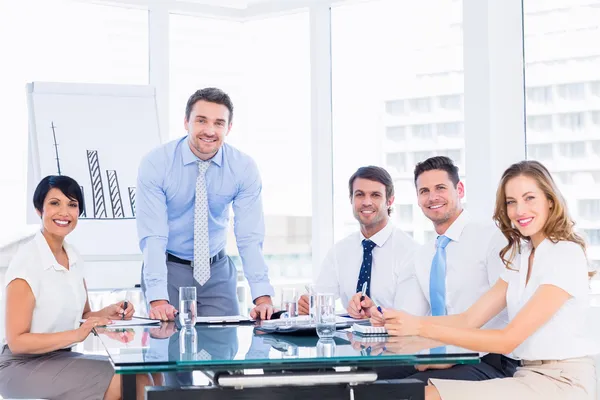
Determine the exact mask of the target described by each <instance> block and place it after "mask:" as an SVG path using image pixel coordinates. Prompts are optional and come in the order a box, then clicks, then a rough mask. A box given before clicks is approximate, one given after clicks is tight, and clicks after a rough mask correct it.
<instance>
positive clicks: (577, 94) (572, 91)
mask: <svg viewBox="0 0 600 400" xmlns="http://www.w3.org/2000/svg"><path fill="white" fill-rule="evenodd" d="M556 91H557V93H558V96H559V97H560V98H562V99H565V100H584V99H585V85H584V84H583V83H569V84H566V85H558V86H557V87H556Z"/></svg>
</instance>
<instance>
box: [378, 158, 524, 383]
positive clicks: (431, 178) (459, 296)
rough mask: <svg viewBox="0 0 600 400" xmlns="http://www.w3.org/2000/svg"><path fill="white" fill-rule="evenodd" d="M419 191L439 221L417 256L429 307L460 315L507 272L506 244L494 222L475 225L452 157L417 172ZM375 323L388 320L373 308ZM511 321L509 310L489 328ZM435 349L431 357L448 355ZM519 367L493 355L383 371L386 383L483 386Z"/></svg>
mask: <svg viewBox="0 0 600 400" xmlns="http://www.w3.org/2000/svg"><path fill="white" fill-rule="evenodd" d="M414 179H415V186H416V190H417V198H418V203H419V207H420V208H421V210H422V211H423V213H424V214H425V216H426V217H427V218H428V219H430V220H431V222H433V227H434V229H435V232H436V234H437V237H436V238H435V239H434V240H432V241H430V242H428V243H426V244H425V246H423V248H422V249H421V251H420V252H419V254H418V255H417V260H416V262H415V267H416V277H417V280H418V285H419V287H420V289H421V290H422V293H423V295H424V296H425V298H426V299H427V302H428V303H429V307H428V308H429V310H430V315H433V316H439V315H447V314H460V313H462V312H464V311H466V310H467V309H468V308H469V307H471V305H473V304H474V303H475V302H476V301H477V299H479V297H481V296H482V295H483V294H484V293H486V292H487V291H488V289H490V288H491V287H492V286H493V285H494V284H495V283H496V281H497V280H498V278H499V277H500V274H501V273H502V272H503V271H504V269H505V267H504V263H503V262H502V260H501V258H500V250H501V249H502V248H503V247H504V246H506V239H505V238H504V236H503V235H502V233H501V232H500V230H499V229H498V228H497V227H496V226H495V225H494V224H492V223H491V222H490V223H479V222H476V221H474V220H472V219H471V218H470V217H469V214H468V213H467V211H466V210H464V209H463V207H462V204H461V199H462V198H463V197H464V194H465V188H464V184H463V183H462V182H461V181H460V177H459V175H458V167H456V166H455V165H454V163H453V162H452V160H451V159H450V158H448V157H442V156H438V157H431V158H429V159H427V160H425V161H423V162H420V163H418V164H417V166H416V167H415V172H414ZM385 311H386V310H385V308H384V309H383V313H384V314H385ZM371 314H372V316H373V319H372V322H373V323H374V324H378V323H381V322H382V319H381V317H382V315H381V314H380V313H379V312H378V311H377V310H376V309H375V308H372V309H371ZM507 322H508V315H507V314H506V310H504V311H502V312H501V313H500V314H498V316H497V317H496V318H494V319H492V320H491V321H490V322H488V323H487V324H486V325H485V326H484V328H490V329H500V328H503V327H504V326H505V325H506V324H507ZM444 351H445V349H444V348H443V347H442V348H434V349H431V352H441V353H443V352H444ZM517 365H518V364H517V362H516V361H515V360H513V359H511V358H509V357H506V356H505V355H500V354H487V355H485V356H483V357H482V362H481V363H480V364H475V365H447V364H446V365H423V366H418V367H417V369H418V370H419V371H420V372H417V373H415V370H414V368H413V367H395V368H386V369H381V370H379V371H378V375H379V377H380V379H391V378H406V377H411V378H417V379H419V380H422V381H424V382H427V380H428V379H430V378H443V379H460V380H470V381H481V380H486V379H493V378H504V377H511V376H513V374H514V372H515V370H516V367H517Z"/></svg>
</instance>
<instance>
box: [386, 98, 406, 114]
mask: <svg viewBox="0 0 600 400" xmlns="http://www.w3.org/2000/svg"><path fill="white" fill-rule="evenodd" d="M404 104H405V102H404V100H393V101H386V102H385V112H386V113H388V114H390V115H394V116H398V115H404V114H406V109H405V106H404Z"/></svg>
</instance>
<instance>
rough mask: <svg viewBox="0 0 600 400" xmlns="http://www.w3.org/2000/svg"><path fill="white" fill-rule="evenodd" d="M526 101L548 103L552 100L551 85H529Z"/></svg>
mask: <svg viewBox="0 0 600 400" xmlns="http://www.w3.org/2000/svg"><path fill="white" fill-rule="evenodd" d="M526 95H527V101H529V102H531V103H536V104H550V103H551V102H552V87H550V86H544V87H531V88H527V91H526Z"/></svg>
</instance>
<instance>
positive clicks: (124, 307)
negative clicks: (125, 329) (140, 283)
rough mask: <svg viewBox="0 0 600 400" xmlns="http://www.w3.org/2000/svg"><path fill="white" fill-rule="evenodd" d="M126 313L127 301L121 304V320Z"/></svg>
mask: <svg viewBox="0 0 600 400" xmlns="http://www.w3.org/2000/svg"><path fill="white" fill-rule="evenodd" d="M126 312H127V300H125V301H124V302H123V314H121V319H125V313H126Z"/></svg>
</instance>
